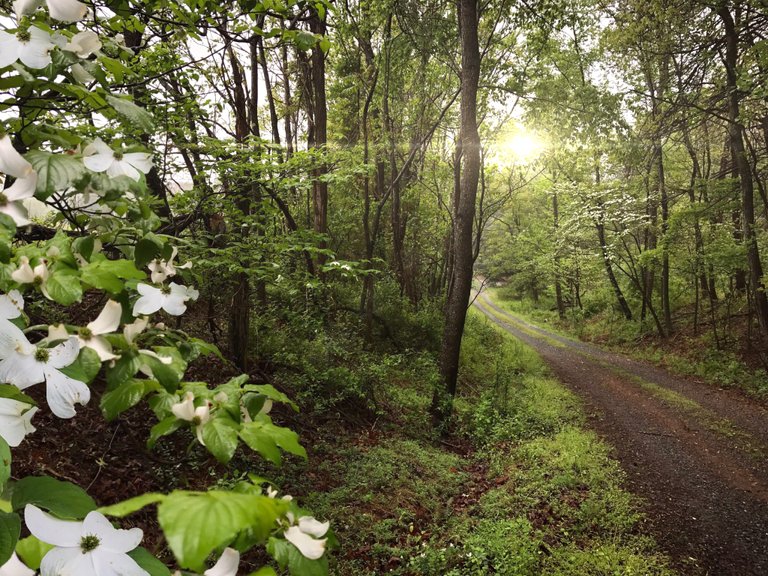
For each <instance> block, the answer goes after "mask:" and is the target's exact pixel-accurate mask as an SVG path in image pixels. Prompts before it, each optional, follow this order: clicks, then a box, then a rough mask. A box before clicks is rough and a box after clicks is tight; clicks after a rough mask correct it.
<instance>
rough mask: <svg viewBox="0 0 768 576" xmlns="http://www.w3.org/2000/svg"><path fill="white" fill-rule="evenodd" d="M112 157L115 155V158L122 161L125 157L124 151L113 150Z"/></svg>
mask: <svg viewBox="0 0 768 576" xmlns="http://www.w3.org/2000/svg"><path fill="white" fill-rule="evenodd" d="M112 157H113V158H114V159H115V160H117V161H118V162H120V160H122V159H123V153H122V152H113V153H112Z"/></svg>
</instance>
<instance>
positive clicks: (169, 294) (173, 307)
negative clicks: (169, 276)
mask: <svg viewBox="0 0 768 576" xmlns="http://www.w3.org/2000/svg"><path fill="white" fill-rule="evenodd" d="M136 289H137V290H138V291H139V294H140V295H141V296H140V297H139V299H138V300H136V303H135V304H134V305H133V315H134V316H138V315H140V314H154V313H155V312H157V311H158V310H161V309H162V310H165V311H166V312H168V314H170V315H171V316H181V315H182V314H184V312H186V311H187V304H186V303H187V301H188V300H197V297H198V296H199V294H200V293H199V292H198V291H197V290H195V289H194V288H192V287H190V286H181V285H180V284H176V283H175V282H171V283H170V284H169V285H168V286H162V287H160V288H157V287H155V286H150V285H149V284H144V283H140V284H138V285H137V286H136Z"/></svg>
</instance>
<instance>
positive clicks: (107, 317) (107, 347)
mask: <svg viewBox="0 0 768 576" xmlns="http://www.w3.org/2000/svg"><path fill="white" fill-rule="evenodd" d="M122 315H123V307H122V306H121V305H120V303H119V302H115V301H114V300H109V301H108V302H107V304H106V305H105V306H104V309H103V310H102V311H101V313H100V314H99V315H98V317H97V318H96V320H94V321H93V322H89V323H88V324H87V325H86V327H85V328H81V329H80V330H78V331H77V334H76V338H77V341H78V343H79V344H80V347H81V348H90V349H91V350H93V351H94V352H96V354H98V355H99V360H101V361H102V362H106V361H107V360H114V359H115V358H119V356H118V355H116V354H113V353H112V345H111V344H110V343H109V340H107V339H106V338H105V337H104V336H103V335H104V334H110V333H112V332H114V331H115V330H117V328H118V326H120V318H121V317H122ZM67 338H69V333H68V332H67V329H66V328H65V327H64V325H63V324H57V325H56V326H49V327H48V340H66V339H67Z"/></svg>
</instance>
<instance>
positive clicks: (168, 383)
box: [140, 346, 187, 392]
mask: <svg viewBox="0 0 768 576" xmlns="http://www.w3.org/2000/svg"><path fill="white" fill-rule="evenodd" d="M154 351H155V352H156V353H157V354H158V355H159V356H165V357H169V358H171V359H172V361H171V363H170V364H165V363H164V362H162V361H160V360H158V359H157V358H155V357H154V356H149V355H147V354H141V355H140V357H141V364H142V365H146V366H147V367H149V369H150V370H151V371H152V376H153V377H154V378H155V379H156V380H157V381H158V382H160V384H162V385H163V388H165V389H166V390H168V392H175V391H176V389H177V388H178V386H179V382H181V378H182V376H184V372H185V371H186V370H187V363H186V362H185V361H184V359H183V358H182V357H181V354H179V351H178V350H177V349H176V348H174V347H172V346H155V347H154Z"/></svg>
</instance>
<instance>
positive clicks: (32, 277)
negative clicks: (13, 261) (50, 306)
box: [11, 256, 51, 299]
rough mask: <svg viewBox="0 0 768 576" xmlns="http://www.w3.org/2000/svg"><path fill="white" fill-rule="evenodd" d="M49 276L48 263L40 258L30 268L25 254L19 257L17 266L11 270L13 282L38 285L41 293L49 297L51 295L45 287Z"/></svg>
mask: <svg viewBox="0 0 768 576" xmlns="http://www.w3.org/2000/svg"><path fill="white" fill-rule="evenodd" d="M49 276H50V274H49V272H48V264H47V263H46V261H45V260H40V262H39V263H38V264H37V265H36V266H35V267H34V268H32V266H31V265H30V263H29V258H27V257H26V256H22V257H20V258H19V267H18V268H16V270H14V271H13V272H11V279H12V280H13V281H14V282H16V283H18V284H36V285H37V286H39V287H40V291H41V292H42V293H43V295H44V296H45V297H46V298H48V299H51V296H50V295H49V294H48V289H47V288H46V283H47V282H48V277H49Z"/></svg>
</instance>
